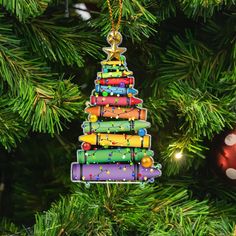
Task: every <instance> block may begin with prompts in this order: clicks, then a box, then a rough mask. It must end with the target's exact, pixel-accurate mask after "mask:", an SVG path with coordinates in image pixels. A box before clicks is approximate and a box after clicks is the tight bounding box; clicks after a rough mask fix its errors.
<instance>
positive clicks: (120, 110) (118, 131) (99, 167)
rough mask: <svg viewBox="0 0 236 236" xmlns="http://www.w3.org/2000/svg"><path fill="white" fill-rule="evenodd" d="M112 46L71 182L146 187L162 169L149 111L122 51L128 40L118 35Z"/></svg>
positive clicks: (112, 38) (88, 109)
mask: <svg viewBox="0 0 236 236" xmlns="http://www.w3.org/2000/svg"><path fill="white" fill-rule="evenodd" d="M107 42H108V43H109V44H110V47H106V48H103V50H104V51H105V52H106V53H107V55H108V56H107V59H106V60H105V61H102V62H101V65H102V71H101V72H98V73H97V79H96V80H95V90H93V91H92V94H91V96H90V106H88V107H86V109H85V112H87V113H88V114H89V115H88V120H87V121H84V122H83V124H82V128H83V132H84V135H81V136H80V137H79V141H81V142H83V143H82V145H81V147H82V149H81V150H77V162H73V163H72V164H71V180H72V181H73V182H84V183H86V185H87V186H89V183H136V184H137V183H138V184H139V183H141V184H143V183H145V182H154V178H156V177H159V176H161V165H160V164H155V165H154V159H153V156H154V152H153V151H152V150H150V147H151V136H150V135H148V134H147V130H146V128H149V127H150V123H149V122H147V121H146V118H147V110H146V109H144V108H142V103H143V101H142V100H141V99H139V98H136V97H134V95H135V94H137V93H138V91H137V90H136V89H134V87H133V86H134V81H135V79H134V77H133V72H132V71H129V70H128V68H127V65H126V59H125V57H124V56H123V55H122V53H124V52H125V51H126V48H120V47H119V45H120V44H121V42H122V36H121V34H120V33H119V32H118V31H112V32H110V33H109V34H108V36H107Z"/></svg>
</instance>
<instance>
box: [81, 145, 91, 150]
mask: <svg viewBox="0 0 236 236" xmlns="http://www.w3.org/2000/svg"><path fill="white" fill-rule="evenodd" d="M81 148H82V149H83V150H84V151H88V150H90V149H91V144H90V143H82V145H81Z"/></svg>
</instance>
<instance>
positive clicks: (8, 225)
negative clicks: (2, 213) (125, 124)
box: [0, 218, 28, 236]
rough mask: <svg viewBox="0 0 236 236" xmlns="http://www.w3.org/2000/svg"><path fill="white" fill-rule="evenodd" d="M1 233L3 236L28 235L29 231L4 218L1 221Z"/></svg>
mask: <svg viewBox="0 0 236 236" xmlns="http://www.w3.org/2000/svg"><path fill="white" fill-rule="evenodd" d="M0 234H1V235H2V236H9V235H14V236H18V235H19V236H27V235H28V234H27V232H26V231H25V230H22V229H20V228H19V227H17V226H16V225H15V224H13V223H12V222H10V220H8V219H6V218H3V219H1V221H0Z"/></svg>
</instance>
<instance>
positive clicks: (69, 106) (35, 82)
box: [0, 0, 236, 236]
mask: <svg viewBox="0 0 236 236" xmlns="http://www.w3.org/2000/svg"><path fill="white" fill-rule="evenodd" d="M66 2H67V1H61V0H27V1H21V0H0V7H1V11H0V144H1V147H0V164H1V165H0V171H1V175H0V210H1V217H2V220H1V221H0V234H1V235H36V236H38V235H48V236H53V235H57V236H62V235H153V236H154V235H160V236H163V235H170V236H175V235H176V236H179V235H186V236H189V235H196V236H199V235H217V236H219V235H225V236H228V235H235V234H236V231H235V224H236V207H235V201H236V188H235V186H232V184H228V183H227V182H225V180H224V179H223V178H222V177H221V176H219V175H217V174H216V173H215V169H214V164H213V161H212V159H214V156H213V158H212V156H211V153H210V151H209V150H210V148H216V145H213V144H212V140H213V138H214V137H215V136H216V135H218V134H221V133H222V132H223V131H225V130H228V129H232V128H233V127H235V123H236V109H235V108H236V67H235V63H236V28H235V27H236V2H235V1H234V0H205V1H204V0H159V1H154V0H123V14H122V21H121V28H120V31H121V33H122V35H123V43H122V46H125V47H126V48H127V52H126V53H125V56H126V59H127V64H128V67H129V69H130V70H132V71H133V72H134V75H135V78H136V85H135V87H136V88H137V89H138V90H139V96H140V97H141V98H142V99H143V100H144V106H145V107H146V108H148V120H149V121H150V122H151V123H152V128H151V129H150V130H149V133H150V134H151V135H152V147H153V149H154V151H155V153H156V155H155V161H156V162H159V163H161V164H162V166H163V176H162V177H161V178H159V179H158V180H157V181H155V183H154V184H150V185H147V186H145V187H144V188H140V187H139V186H137V185H120V184H119V185H92V186H91V187H90V188H89V189H87V188H86V187H85V186H84V185H83V184H74V183H71V182H70V179H69V176H70V163H71V162H72V161H75V159H76V158H75V154H76V149H78V148H79V146H80V144H79V142H78V141H77V140H78V136H79V135H80V134H82V130H81V127H80V126H81V124H82V121H83V120H84V119H86V114H84V112H83V111H84V108H85V103H86V101H87V100H88V98H89V95H90V93H91V90H92V89H93V88H94V80H95V78H96V73H97V72H98V71H99V70H100V61H101V60H103V59H104V58H105V55H104V53H103V52H102V47H103V46H106V40H105V38H106V35H107V33H108V32H109V30H110V27H111V25H110V21H109V13H108V9H107V4H106V1H105V0H104V1H97V0H87V1H83V2H82V3H85V4H86V7H87V9H85V10H83V11H85V12H89V13H90V15H91V18H90V19H88V20H84V19H83V18H82V17H81V15H80V14H78V12H77V11H78V10H81V9H79V8H81V5H78V4H77V3H79V2H78V1H75V0H69V1H68V6H69V11H68V12H67V11H65V10H66V7H65V3H66ZM80 3H81V2H80ZM112 6H113V10H114V16H115V18H117V17H118V13H119V10H118V1H116V0H114V1H112ZM179 151H181V152H182V153H183V158H182V159H181V160H176V159H175V158H174V154H175V153H176V152H179Z"/></svg>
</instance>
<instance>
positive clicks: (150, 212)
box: [34, 185, 233, 236]
mask: <svg viewBox="0 0 236 236" xmlns="http://www.w3.org/2000/svg"><path fill="white" fill-rule="evenodd" d="M75 189H76V192H75V193H74V194H73V195H72V196H70V197H66V198H62V199H61V200H60V201H59V202H58V203H55V204H53V205H52V207H51V209H50V210H49V211H47V212H46V213H45V214H41V215H39V214H38V215H37V216H36V224H35V226H34V233H35V234H37V235H51V236H53V235H60V234H68V235H96V234H101V232H102V235H113V234H114V233H115V234H116V235H118V234H119V235H121V234H123V235H126V234H132V233H133V234H134V233H136V234H139V235H147V234H148V235H170V232H171V235H179V234H181V235H192V233H194V232H196V235H200V233H202V232H203V229H204V232H207V233H208V234H213V235H214V233H215V232H218V233H222V235H224V234H223V232H225V233H228V234H230V233H231V232H232V230H233V223H232V220H229V218H227V213H226V212H227V211H226V212H225V213H226V215H225V216H224V221H223V220H222V219H221V217H220V216H219V215H218V212H217V211H215V212H214V214H212V213H211V212H210V208H209V206H210V205H211V203H210V204H209V203H208V201H206V200H204V201H198V200H194V199H191V198H190V197H189V195H188V192H187V191H186V190H184V189H183V188H181V189H180V188H178V187H173V186H169V187H168V185H163V186H157V187H151V186H147V187H145V188H144V189H140V188H138V187H135V186H124V185H119V186H115V185H107V186H104V185H102V186H101V185H96V186H92V187H91V189H89V190H87V189H84V188H83V187H79V185H77V186H76V187H75ZM212 204H214V203H213V202H212ZM167 222H168V223H167ZM219 224H222V225H224V227H223V228H222V229H221V228H220V227H219Z"/></svg>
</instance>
